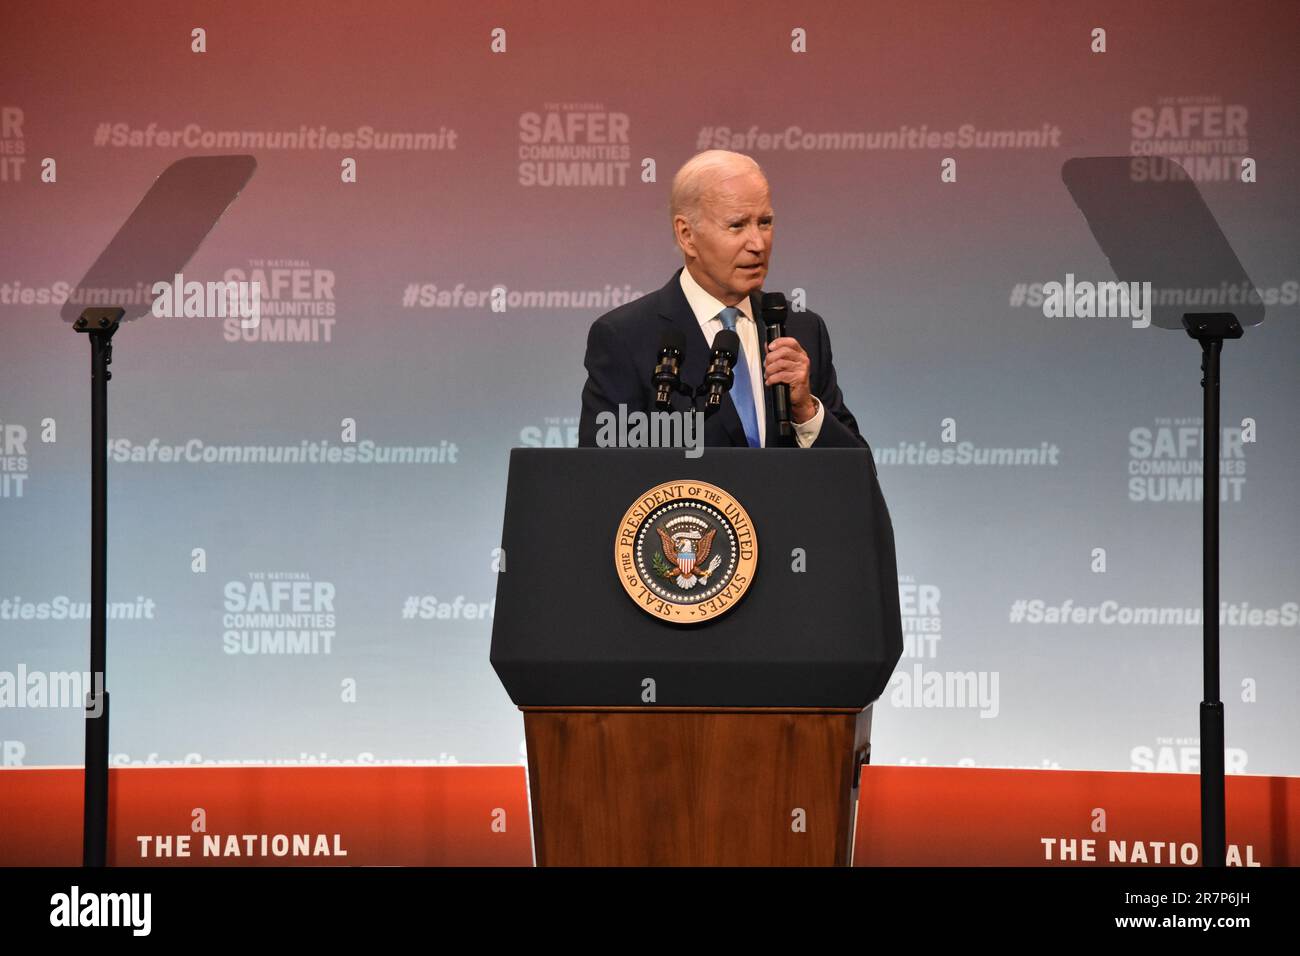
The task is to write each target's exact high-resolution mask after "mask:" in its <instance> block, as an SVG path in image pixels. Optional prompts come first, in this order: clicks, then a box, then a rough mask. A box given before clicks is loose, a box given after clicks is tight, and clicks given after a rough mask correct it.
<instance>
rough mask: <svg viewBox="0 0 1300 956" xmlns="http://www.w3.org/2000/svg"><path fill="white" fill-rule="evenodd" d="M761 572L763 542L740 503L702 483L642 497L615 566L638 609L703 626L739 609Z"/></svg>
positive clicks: (627, 518) (617, 540) (623, 530)
mask: <svg viewBox="0 0 1300 956" xmlns="http://www.w3.org/2000/svg"><path fill="white" fill-rule="evenodd" d="M757 565H758V539H757V538H756V537H755V535H754V526H753V524H751V523H750V520H749V515H748V513H746V511H745V509H744V508H743V507H741V505H740V502H738V501H737V500H736V499H735V498H733V497H732V496H731V495H729V494H728V493H727V492H725V491H723V490H722V489H721V488H719V487H717V486H716V485H710V484H708V483H706V482H703V481H670V482H666V483H665V484H662V485H656V486H655V487H653V488H651V489H650V490H649V491H647V492H646V493H645V494H643V495H642V496H641V497H640V498H639V499H637V501H636V503H635V504H633V505H632V507H631V508H629V509H628V510H627V514H625V515H623V520H622V521H621V522H620V523H619V526H618V532H617V534H616V535H615V537H614V567H615V570H617V572H618V577H619V580H620V581H622V582H623V589H624V590H625V591H627V593H628V596H629V597H631V598H632V600H633V601H635V602H636V605H637V607H639V608H641V610H643V611H645V612H646V613H647V614H651V615H653V616H655V617H657V618H659V619H660V620H662V621H667V622H668V623H670V624H698V623H699V622H700V621H707V620H709V619H711V618H714V617H717V616H718V615H719V614H722V613H723V612H725V611H727V610H729V609H730V608H732V607H734V606H735V604H736V602H737V601H739V600H740V599H741V598H742V597H743V596H744V594H745V592H746V591H747V590H749V585H750V584H751V583H752V582H753V580H754V569H755V568H756V567H757Z"/></svg>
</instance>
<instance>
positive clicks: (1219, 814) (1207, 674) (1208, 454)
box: [1183, 312, 1243, 867]
mask: <svg viewBox="0 0 1300 956" xmlns="http://www.w3.org/2000/svg"><path fill="white" fill-rule="evenodd" d="M1183 328H1184V329H1186V330H1187V334H1188V335H1190V336H1191V337H1192V338H1194V339H1196V341H1197V343H1199V344H1200V346H1201V389H1202V391H1203V393H1204V399H1205V405H1204V409H1205V411H1204V416H1203V417H1204V421H1205V440H1204V441H1203V443H1202V444H1203V445H1204V447H1205V459H1204V466H1203V468H1202V474H1201V615H1202V618H1203V620H1202V621H1201V625H1202V635H1203V636H1202V641H1203V645H1202V653H1203V655H1204V664H1203V668H1204V681H1205V695H1204V699H1203V700H1202V701H1201V866H1214V867H1221V866H1223V865H1224V864H1225V863H1226V857H1227V851H1228V840H1227V822H1226V819H1225V817H1226V806H1227V801H1226V800H1225V792H1224V791H1225V788H1224V779H1223V744H1224V739H1223V701H1221V700H1219V358H1220V355H1221V353H1222V352H1223V343H1224V340H1225V339H1239V338H1241V336H1242V334H1243V329H1242V327H1241V323H1240V322H1238V321H1237V317H1236V316H1235V315H1233V314H1232V313H1231V312H1188V313H1185V314H1184V315H1183Z"/></svg>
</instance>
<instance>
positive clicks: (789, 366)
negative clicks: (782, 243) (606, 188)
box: [578, 150, 867, 448]
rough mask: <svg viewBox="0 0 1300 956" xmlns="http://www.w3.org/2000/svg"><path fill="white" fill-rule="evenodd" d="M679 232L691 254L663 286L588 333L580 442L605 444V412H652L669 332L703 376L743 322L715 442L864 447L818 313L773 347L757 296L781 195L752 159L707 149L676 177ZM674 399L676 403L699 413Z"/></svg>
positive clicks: (791, 319)
mask: <svg viewBox="0 0 1300 956" xmlns="http://www.w3.org/2000/svg"><path fill="white" fill-rule="evenodd" d="M670 205H671V208H670V212H671V215H672V221H673V235H674V237H675V238H676V240H677V245H678V247H679V248H680V249H681V251H682V254H683V256H684V258H685V265H684V266H683V267H682V268H681V269H679V270H677V272H676V273H675V274H674V275H673V277H672V278H671V279H669V280H668V283H667V284H666V285H664V287H663V288H662V289H659V290H658V291H656V292H651V293H649V294H647V295H644V296H642V297H641V298H639V299H637V300H636V301H634V302H629V303H627V304H625V305H622V306H619V307H618V308H617V309H614V310H613V311H611V312H607V313H606V314H605V315H602V316H601V317H600V318H598V319H597V320H596V321H595V322H593V323H592V326H591V331H590V333H589V334H588V337H587V355H586V358H585V360H584V364H585V365H586V368H587V384H586V385H585V386H584V388H583V390H582V417H581V420H580V422H579V426H578V444H579V445H581V446H584V447H592V446H595V445H596V444H597V442H596V434H597V430H598V426H597V416H598V415H600V414H601V413H602V412H610V413H613V414H615V415H617V413H618V407H619V405H620V404H621V405H624V406H626V409H627V411H629V412H637V411H639V412H651V411H654V388H653V385H652V384H651V378H652V376H653V373H654V367H655V364H656V363H657V361H658V358H659V348H660V344H661V342H662V338H663V333H664V330H665V329H668V328H674V327H675V328H677V329H678V330H680V331H681V333H682V335H683V336H684V338H685V340H686V348H685V351H684V356H683V361H682V366H681V379H682V381H683V382H686V383H689V384H691V385H696V384H699V383H700V382H702V381H703V380H704V374H705V370H706V369H707V367H708V361H709V353H710V350H711V346H712V342H713V337H714V336H715V335H716V334H717V333H718V332H719V331H721V329H723V328H724V327H725V328H729V329H734V331H735V332H736V333H737V335H738V336H739V337H740V342H741V353H742V354H741V356H740V357H739V358H738V359H737V362H736V368H735V378H736V380H735V383H734V384H733V385H732V389H731V392H730V394H728V395H727V396H725V397H724V398H723V401H722V406H721V408H719V410H718V411H717V412H716V413H715V414H713V415H711V416H710V417H709V418H708V419H707V420H706V422H705V426H704V444H705V445H711V446H720V445H722V446H725V445H738V446H742V447H744V446H746V445H748V446H751V447H763V446H777V445H786V446H791V447H795V446H797V447H803V448H808V447H815V448H834V447H847V448H865V447H867V443H866V441H865V440H864V439H863V437H862V435H861V434H859V432H858V426H857V422H856V421H855V420H854V418H853V414H852V413H851V412H850V411H849V410H848V408H846V407H845V405H844V401H843V397H842V396H841V394H840V389H839V385H838V384H837V383H836V380H835V367H834V365H833V364H832V361H831V343H830V337H829V336H828V335H827V332H826V324H825V323H824V322H823V321H822V319H821V316H819V315H817V314H816V313H815V312H794V311H792V312H790V314H789V316H788V318H787V319H786V323H785V335H784V336H783V337H782V338H779V339H776V340H775V341H774V342H772V344H771V346H770V347H768V346H767V345H766V344H765V342H764V335H763V334H762V331H761V329H760V327H759V324H758V322H757V321H756V319H757V318H759V317H760V309H759V295H760V290H761V289H762V287H763V280H764V278H765V277H766V276H767V267H768V257H769V256H770V254H771V249H772V218H773V217H772V202H771V191H770V189H769V187H768V184H767V179H766V178H765V177H764V176H763V172H762V170H761V169H760V168H759V166H758V164H757V163H756V162H754V160H752V159H751V158H750V157H748V156H744V155H741V154H739V153H732V152H727V151H725V150H709V151H707V152H704V153H700V154H698V155H696V156H695V157H693V158H692V159H691V160H690V161H688V162H687V163H686V165H684V166H683V167H682V168H681V169H680V170H679V171H678V173H677V175H676V176H675V177H674V178H673V188H672V199H671V204H670ZM778 383H780V384H785V385H788V386H789V387H790V408H791V415H790V417H791V421H792V424H793V425H794V435H793V436H791V437H789V438H785V439H782V438H781V436H780V435H779V434H778V431H777V426H776V418H775V413H774V411H773V406H772V389H771V386H772V385H775V384H778ZM693 407H694V405H693V404H692V403H691V400H690V399H689V398H688V397H686V396H683V395H674V397H673V409H674V410H676V411H684V410H687V409H691V408H693Z"/></svg>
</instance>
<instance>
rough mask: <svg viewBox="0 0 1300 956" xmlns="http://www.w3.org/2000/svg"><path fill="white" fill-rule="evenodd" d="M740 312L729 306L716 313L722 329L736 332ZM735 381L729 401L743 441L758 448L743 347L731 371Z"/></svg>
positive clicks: (751, 390) (752, 393) (756, 421)
mask: <svg viewBox="0 0 1300 956" xmlns="http://www.w3.org/2000/svg"><path fill="white" fill-rule="evenodd" d="M738 315H740V310H739V309H738V308H736V307H735V306H734V305H729V306H727V307H726V308H725V309H723V310H722V311H721V312H719V313H718V318H720V319H721V320H722V327H723V328H724V329H727V330H728V331H729V332H734V331H736V317H737V316H738ZM732 371H733V372H734V373H735V376H736V379H735V381H734V382H732V384H731V401H732V403H733V404H734V405H735V406H736V411H737V412H738V413H739V414H740V424H741V425H743V426H744V427H745V441H747V442H748V443H749V447H750V448H758V447H759V446H760V445H762V442H761V441H759V438H758V415H757V414H756V413H755V412H754V388H753V386H752V385H750V383H749V360H748V359H746V358H745V346H744V345H741V347H740V352H739V354H738V355H737V356H736V367H735V368H734V369H732Z"/></svg>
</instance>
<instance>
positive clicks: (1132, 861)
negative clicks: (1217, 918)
mask: <svg viewBox="0 0 1300 956" xmlns="http://www.w3.org/2000/svg"><path fill="white" fill-rule="evenodd" d="M110 774H111V784H110V792H111V800H112V803H111V806H110V809H109V813H110V825H111V828H112V830H111V838H110V852H109V862H110V863H111V864H112V865H114V866H531V865H532V859H533V858H532V829H531V821H530V818H529V808H528V790H527V779H526V774H525V770H524V768H523V767H522V766H460V767H448V766H436V767H229V768H228V767H212V768H208V767H159V768H121V769H114V770H112V771H110ZM81 794H82V773H81V770H80V769H79V768H14V769H5V770H0V865H3V866H76V865H78V864H79V863H80V862H81ZM1199 801H1200V789H1199V778H1198V777H1197V776H1196V775H1195V774H1161V773H1109V772H1102V771H1076V770H983V769H968V768H948V767H864V768H863V771H862V783H861V790H860V793H859V805H858V819H857V834H856V838H855V850H854V864H855V865H856V866H1060V865H1064V866H1106V865H1127V866H1171V865H1172V866H1195V865H1199V862H1200V859H1199V843H1200V803H1199ZM1227 807H1228V840H1229V843H1230V846H1229V851H1228V861H1229V864H1230V865H1241V866H1295V865H1297V863H1300V778H1297V777H1256V776H1244V775H1233V776H1229V777H1228V778H1227ZM593 812H599V809H598V808H593Z"/></svg>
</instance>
